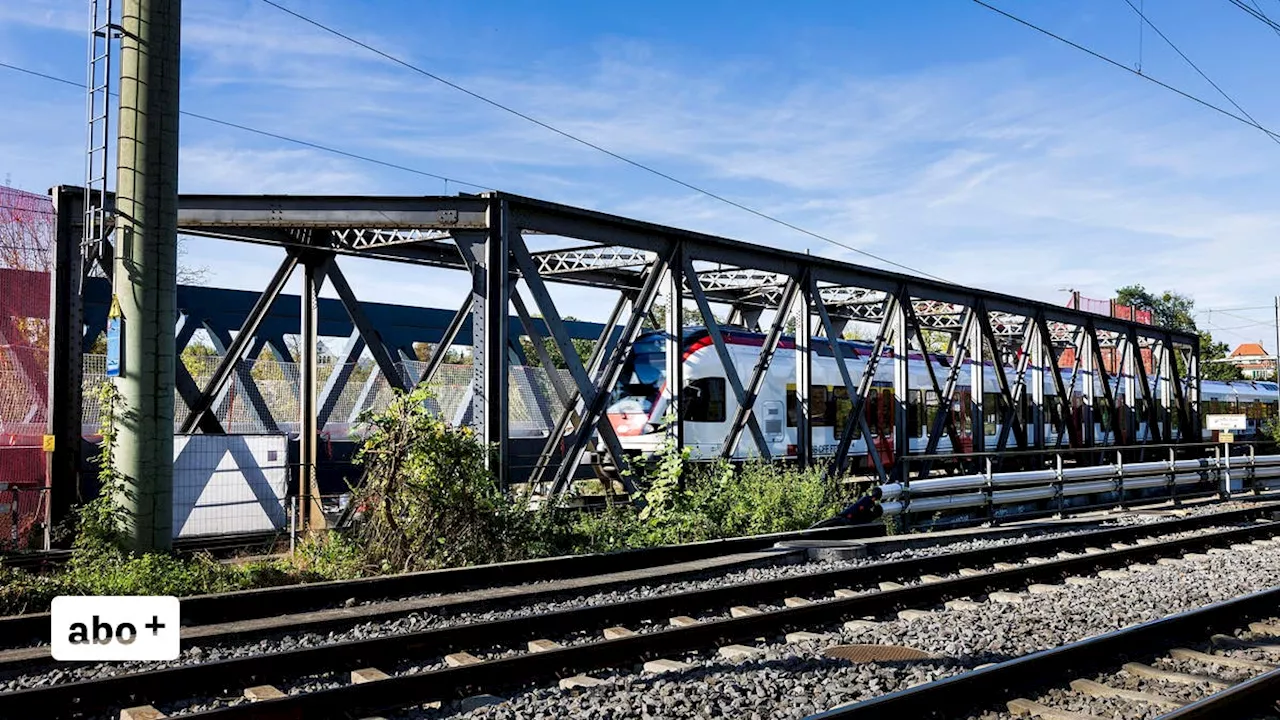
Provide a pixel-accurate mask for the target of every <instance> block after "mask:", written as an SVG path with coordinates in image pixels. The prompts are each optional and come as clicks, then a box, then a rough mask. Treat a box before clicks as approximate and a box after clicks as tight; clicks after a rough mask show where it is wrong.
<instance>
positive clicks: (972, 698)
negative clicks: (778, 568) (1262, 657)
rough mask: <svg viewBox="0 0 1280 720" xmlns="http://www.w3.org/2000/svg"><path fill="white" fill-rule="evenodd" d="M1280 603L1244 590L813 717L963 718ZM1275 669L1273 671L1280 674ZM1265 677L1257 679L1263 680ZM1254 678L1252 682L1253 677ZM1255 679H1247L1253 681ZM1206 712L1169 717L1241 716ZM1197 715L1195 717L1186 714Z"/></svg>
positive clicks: (1247, 697)
mask: <svg viewBox="0 0 1280 720" xmlns="http://www.w3.org/2000/svg"><path fill="white" fill-rule="evenodd" d="M1278 607H1280V588H1271V589H1268V590H1263V591H1260V592H1256V593H1251V594H1249V595H1243V596H1241V597H1237V598H1234V599H1231V600H1226V601H1224V602H1220V603H1215V604H1213V605H1208V606H1206V607H1203V608H1199V609H1197V610H1190V611H1187V612H1184V613H1179V614H1177V615H1171V616H1168V617H1164V618H1160V619H1158V620H1152V621H1149V622H1145V623H1142V624H1141V625H1135V626H1133V627H1129V628H1125V629H1122V630H1115V631H1113V632H1109V633H1106V634H1104V635H1099V636H1097V637H1092V638H1088V639H1086V640H1081V641H1079V642H1075V643H1072V644H1070V645H1063V646H1061V647H1056V648H1052V649H1049V650H1042V651H1040V652H1038V653H1033V654H1031V655H1025V656H1023V657H1020V658H1015V659H1013V660H1009V661H1006V662H1002V663H999V664H998V665H993V666H990V667H987V668H983V669H981V670H973V671H970V672H966V673H963V674H961V675H955V676H953V677H949V678H945V679H943V680H937V681H934V682H931V683H928V684H925V685H918V686H916V687H913V688H909V689H906V690H900V691H898V692H895V693H891V694H889V695H882V696H880V697H877V698H872V699H870V700H865V701H863V702H859V703H854V704H852V705H846V706H844V707H839V708H835V709H832V710H828V711H826V712H823V713H818V714H816V715H812V716H810V720H819V719H821V720H831V719H833V718H840V719H841V720H863V719H871V718H876V719H878V718H884V717H894V716H896V717H910V718H963V717H968V716H969V715H970V714H972V713H974V712H979V711H981V710H982V709H984V708H986V707H989V706H992V705H994V704H996V703H998V702H1000V701H1003V700H1006V699H1012V698H1014V697H1016V696H1017V695H1019V694H1026V693H1030V692H1035V691H1038V690H1042V689H1044V688H1049V687H1054V686H1056V685H1059V684H1061V681H1060V678H1062V677H1064V676H1066V677H1075V676H1081V675H1090V674H1093V673H1097V672H1104V671H1106V670H1109V669H1114V668H1115V667H1116V666H1117V665H1118V664H1119V663H1118V662H1117V659H1118V658H1128V657H1142V656H1149V655H1151V654H1154V653H1158V652H1161V651H1163V650H1167V649H1169V648H1172V647H1176V646H1177V645H1178V644H1180V643H1182V642H1185V641H1188V640H1193V639H1197V638H1205V637H1208V636H1209V635H1210V634H1212V633H1214V632H1215V631H1226V630H1230V629H1233V628H1236V627H1239V626H1240V625H1241V624H1242V621H1244V620H1245V618H1248V617H1255V616H1258V615H1264V614H1272V613H1275V612H1276V611H1277V608H1278ZM1276 672H1280V671H1274V672H1270V673H1267V675H1268V676H1274V675H1276ZM1263 677H1266V676H1260V677H1259V678H1255V680H1262V678H1263ZM1251 682H1252V681H1251ZM1276 682H1277V681H1276V680H1275V679H1274V678H1271V679H1269V680H1267V681H1266V682H1262V683H1259V684H1257V685H1253V686H1252V687H1247V688H1242V687H1240V686H1237V687H1236V688H1235V689H1236V691H1237V693H1238V697H1235V699H1234V701H1233V702H1236V703H1239V704H1240V705H1241V706H1244V705H1246V704H1252V703H1256V702H1258V701H1260V700H1263V698H1262V697H1261V695H1262V694H1263V693H1265V692H1267V691H1270V692H1271V694H1270V695H1267V696H1266V697H1267V698H1269V699H1270V700H1272V701H1274V699H1275V697H1276V696H1275V694H1274V688H1275V687H1276ZM1248 684H1249V683H1245V685H1248ZM1212 699H1213V698H1212V697H1210V698H1206V699H1205V700H1202V701H1200V702H1199V703H1196V704H1195V705H1201V704H1202V703H1205V705H1204V706H1203V707H1202V709H1198V710H1194V711H1193V710H1192V709H1193V708H1194V707H1195V705H1188V706H1187V707H1185V708H1183V709H1182V710H1179V711H1177V712H1174V713H1170V714H1166V715H1162V716H1161V718H1170V717H1178V718H1184V719H1185V718H1192V717H1194V718H1221V717H1238V716H1234V715H1226V716H1224V715H1222V714H1220V710H1221V708H1222V707H1225V706H1211V705H1208V704H1207V703H1208V701H1209V700H1212ZM1210 707H1213V708H1215V711H1217V712H1219V714H1214V713H1212V712H1211V713H1209V714H1202V713H1204V712H1205V710H1204V708H1210ZM1182 713H1189V714H1186V715H1184V714H1182Z"/></svg>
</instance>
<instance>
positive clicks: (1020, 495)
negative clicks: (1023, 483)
mask: <svg viewBox="0 0 1280 720" xmlns="http://www.w3.org/2000/svg"><path fill="white" fill-rule="evenodd" d="M1055 494H1056V491H1055V489H1054V487H1053V486H1052V485H1045V486H1042V487H1031V488H1019V489H1017V490H999V491H997V492H993V493H991V503H992V504H993V505H1004V504H1006V503H1019V502H1031V501H1032V500H1049V499H1052V498H1053V496H1054V495H1055Z"/></svg>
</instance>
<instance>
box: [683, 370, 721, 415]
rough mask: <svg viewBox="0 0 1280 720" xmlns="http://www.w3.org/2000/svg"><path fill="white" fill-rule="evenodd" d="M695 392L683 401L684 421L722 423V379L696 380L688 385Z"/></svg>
mask: <svg viewBox="0 0 1280 720" xmlns="http://www.w3.org/2000/svg"><path fill="white" fill-rule="evenodd" d="M689 387H690V388H694V389H695V392H691V393H689V397H688V398H687V399H686V401H685V407H686V408H688V410H687V411H686V412H687V414H686V415H685V420H689V421H691V422H724V421H725V402H724V399H725V397H724V396H725V393H724V387H725V386H724V378H698V379H697V380H694V381H693V382H691V383H689Z"/></svg>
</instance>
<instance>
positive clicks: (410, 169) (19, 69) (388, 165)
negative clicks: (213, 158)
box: [0, 62, 493, 190]
mask: <svg viewBox="0 0 1280 720" xmlns="http://www.w3.org/2000/svg"><path fill="white" fill-rule="evenodd" d="M0 67H2V68H5V69H8V70H14V71H16V72H20V73H24V74H26V75H32V76H34V77H38V78H42V79H44V80H52V81H53V82H58V83H62V84H63V85H70V86H71V87H75V88H80V89H81V90H84V89H85V86H84V83H81V82H76V81H75V80H68V79H66V78H60V77H58V76H57V75H50V74H48V73H42V72H39V71H37V70H31V69H29V68H24V67H19V66H18V65H11V64H9V63H6V62H0ZM111 94H112V95H117V93H111ZM179 112H180V113H182V114H183V115H185V116H187V117H190V118H195V119H196V120H203V121H205V122H208V123H213V124H215V125H221V126H223V127H229V128H233V129H235V130H242V131H244V132H249V133H253V134H255V135H261V136H262V137H268V138H272V139H273V140H281V141H283V142H287V143H292V144H294V145H300V146H302V147H306V148H311V149H312V150H319V151H321V152H326V153H329V154H331V155H339V156H341V157H345V158H350V159H352V160H359V161H361V162H367V163H373V164H374V165H381V166H382V167H385V168H390V169H392V170H400V171H402V172H407V173H413V174H414V175H421V176H422V177H429V178H433V179H436V180H442V181H444V182H451V183H455V184H458V185H465V186H466V187H472V188H476V189H479V190H492V189H493V188H491V187H489V186H488V185H480V184H478V183H473V182H468V181H466V180H459V179H458V178H453V177H448V176H445V175H440V174H437V173H433V172H427V171H426V170H419V169H418V168H414V167H409V166H408V165H401V164H399V163H393V162H388V161H386V160H379V159H377V158H374V157H369V156H367V155H360V154H358V153H353V152H349V151H347V150H341V149H339V148H335V147H332V146H329V145H321V144H320V143H315V142H311V141H310V140H300V139H298V138H295V137H289V136H288V135H282V134H280V133H277V132H272V131H270V130H262V129H260V128H256V127H252V126H250V125H243V124H241V123H235V122H231V121H230V120H223V119H221V118H216V117H213V116H210V115H202V114H200V113H195V112H191V111H189V110H180V111H179Z"/></svg>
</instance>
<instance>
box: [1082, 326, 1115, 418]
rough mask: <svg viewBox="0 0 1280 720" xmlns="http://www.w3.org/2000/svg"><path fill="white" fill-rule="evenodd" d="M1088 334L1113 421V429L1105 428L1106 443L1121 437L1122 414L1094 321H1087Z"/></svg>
mask: <svg viewBox="0 0 1280 720" xmlns="http://www.w3.org/2000/svg"><path fill="white" fill-rule="evenodd" d="M1086 327H1087V330H1086V334H1087V335H1088V337H1089V343H1090V346H1091V347H1092V348H1093V358H1094V371H1095V372H1097V373H1098V381H1099V383H1100V384H1101V385H1102V399H1103V401H1104V402H1105V403H1106V404H1107V408H1108V410H1107V414H1108V416H1109V417H1110V419H1111V427H1110V428H1103V442H1104V443H1105V442H1106V438H1107V435H1108V434H1109V433H1113V434H1114V435H1115V436H1117V437H1118V436H1119V433H1120V413H1119V411H1118V410H1117V408H1116V400H1115V394H1114V393H1112V392H1111V376H1110V374H1109V373H1108V372H1107V364H1106V362H1104V361H1103V357H1102V343H1100V342H1098V330H1097V328H1096V327H1094V325H1093V321H1092V320H1089V321H1086Z"/></svg>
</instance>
